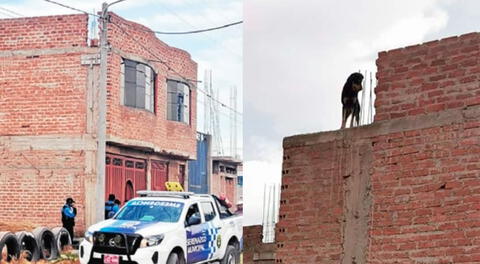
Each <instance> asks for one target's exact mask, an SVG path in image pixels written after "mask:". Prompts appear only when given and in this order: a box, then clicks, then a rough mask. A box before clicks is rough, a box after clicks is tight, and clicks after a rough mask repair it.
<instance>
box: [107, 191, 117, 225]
mask: <svg viewBox="0 0 480 264" xmlns="http://www.w3.org/2000/svg"><path fill="white" fill-rule="evenodd" d="M114 206H115V194H110V195H108V201H107V202H105V219H109V218H111V217H112V216H113V215H112V214H111V212H112V211H113V207H114Z"/></svg>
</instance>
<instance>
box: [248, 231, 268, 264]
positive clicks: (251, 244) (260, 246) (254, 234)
mask: <svg viewBox="0 0 480 264" xmlns="http://www.w3.org/2000/svg"><path fill="white" fill-rule="evenodd" d="M262 228H263V227H262V226H261V225H256V226H245V227H244V228H243V240H244V241H245V242H244V245H243V263H244V264H254V263H255V264H273V263H275V244H274V243H262V238H263V237H262Z"/></svg>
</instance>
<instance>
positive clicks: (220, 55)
mask: <svg viewBox="0 0 480 264" xmlns="http://www.w3.org/2000/svg"><path fill="white" fill-rule="evenodd" d="M55 1H56V2H59V3H62V4H65V5H68V6H72V7H75V8H77V9H81V10H84V11H87V12H90V13H94V12H95V13H96V12H98V11H100V10H101V6H102V3H103V2H104V0H55ZM106 2H108V3H111V2H114V1H113V0H108V1H106ZM109 10H110V11H112V12H115V13H117V14H118V15H120V16H122V17H124V18H125V19H128V20H131V21H135V22H138V23H141V24H143V25H145V26H147V27H149V28H150V29H152V30H156V31H191V30H197V29H204V28H210V27H216V26H221V25H225V24H229V23H232V22H237V21H240V20H243V0H174V1H173V0H126V1H124V2H120V3H117V4H115V5H113V6H111V7H110V8H109ZM9 11H13V13H12V12H9ZM75 13H78V12H76V11H73V10H70V9H67V8H64V7H61V6H58V5H55V4H52V3H48V2H46V1H43V0H0V18H11V17H20V16H26V17H30V16H44V15H58V14H75ZM157 37H158V38H159V39H161V40H162V41H164V42H166V43H167V44H169V45H170V46H174V47H177V48H181V49H184V50H186V51H188V52H189V53H190V54H191V55H192V58H193V60H194V61H196V62H197V63H198V79H199V80H200V81H203V79H204V75H205V74H204V72H205V70H206V69H209V70H211V71H212V88H213V89H214V90H215V91H218V92H216V93H215V97H216V98H217V100H218V101H220V102H222V103H223V104H224V105H225V106H222V105H220V104H218V103H214V104H216V105H217V108H218V111H217V115H218V118H219V123H220V124H219V130H220V133H221V137H222V139H223V140H222V141H223V146H222V149H224V153H225V154H230V152H231V148H230V138H231V133H230V131H231V129H232V128H233V127H234V126H233V125H232V123H233V122H235V120H234V118H233V113H232V112H233V111H232V110H231V109H232V108H233V105H234V104H233V102H231V99H230V97H231V90H232V87H236V89H237V98H236V100H237V106H238V108H237V112H238V113H237V114H236V115H237V119H236V124H237V126H236V129H237V131H238V132H237V134H238V136H237V138H238V139H237V153H240V152H241V149H242V148H241V144H242V123H241V121H242V115H241V113H242V111H243V109H242V105H243V103H242V96H243V78H242V75H243V74H242V70H243V68H242V63H243V54H242V53H243V48H242V46H243V25H237V26H233V27H229V28H225V29H221V30H216V31H211V32H206V33H200V34H192V35H157ZM203 86H204V83H199V87H200V88H201V89H203V90H205V89H204V87H203ZM198 94H199V96H198V109H197V112H198V124H197V130H199V131H200V132H206V131H205V129H204V127H205V126H204V115H203V111H204V101H205V96H204V94H203V93H201V92H199V93H198ZM207 100H208V99H207ZM216 148H217V149H218V147H216Z"/></svg>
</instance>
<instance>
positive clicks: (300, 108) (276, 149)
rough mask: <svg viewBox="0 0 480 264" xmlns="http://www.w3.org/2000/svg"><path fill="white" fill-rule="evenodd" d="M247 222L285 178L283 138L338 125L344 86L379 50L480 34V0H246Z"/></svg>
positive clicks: (371, 64)
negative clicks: (266, 192) (268, 187)
mask: <svg viewBox="0 0 480 264" xmlns="http://www.w3.org/2000/svg"><path fill="white" fill-rule="evenodd" d="M244 18H245V25H244V84H245V89H244V109H245V114H244V116H245V118H244V124H245V125H244V126H245V129H244V133H245V137H244V141H245V143H244V144H245V145H244V148H245V169H244V170H245V173H244V174H245V175H246V176H245V186H244V196H245V199H244V200H245V201H244V202H245V205H244V207H245V218H246V219H245V222H246V224H247V225H251V224H258V223H260V222H261V220H262V203H261V201H262V199H263V183H265V182H277V183H279V182H280V178H281V177H280V176H281V174H280V173H281V157H282V149H281V143H282V138H283V137H285V136H291V135H294V134H302V133H311V132H319V131H327V130H335V129H338V128H339V127H340V124H341V104H340V93H341V88H342V87H343V84H344V82H345V79H346V78H347V77H348V75H349V74H350V73H352V72H354V71H358V70H359V69H362V70H368V71H373V72H375V70H376V69H375V59H376V58H377V53H378V52H379V51H383V50H388V49H393V48H397V47H403V46H407V45H412V44H417V43H421V42H425V41H429V40H435V39H439V38H444V37H448V36H453V35H460V34H464V33H469V32H474V31H477V32H478V31H480V1H478V0H438V1H436V0H421V1H419V0H388V1H386V0H364V1H353V0H348V1H347V0H344V1H338V0H321V1H311V0H295V1H294V0H245V1H244Z"/></svg>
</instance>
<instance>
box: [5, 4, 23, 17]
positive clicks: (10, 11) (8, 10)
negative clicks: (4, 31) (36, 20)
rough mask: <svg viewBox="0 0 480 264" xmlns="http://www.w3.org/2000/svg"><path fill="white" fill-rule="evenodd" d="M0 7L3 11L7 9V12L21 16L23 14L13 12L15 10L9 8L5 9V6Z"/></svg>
mask: <svg viewBox="0 0 480 264" xmlns="http://www.w3.org/2000/svg"><path fill="white" fill-rule="evenodd" d="M0 9H2V10H3V11H7V12H9V13H11V14H13V15H16V16H19V17H23V16H24V15H22V14H19V13H17V12H15V11H13V10H10V9H7V8H5V7H1V6H0Z"/></svg>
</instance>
